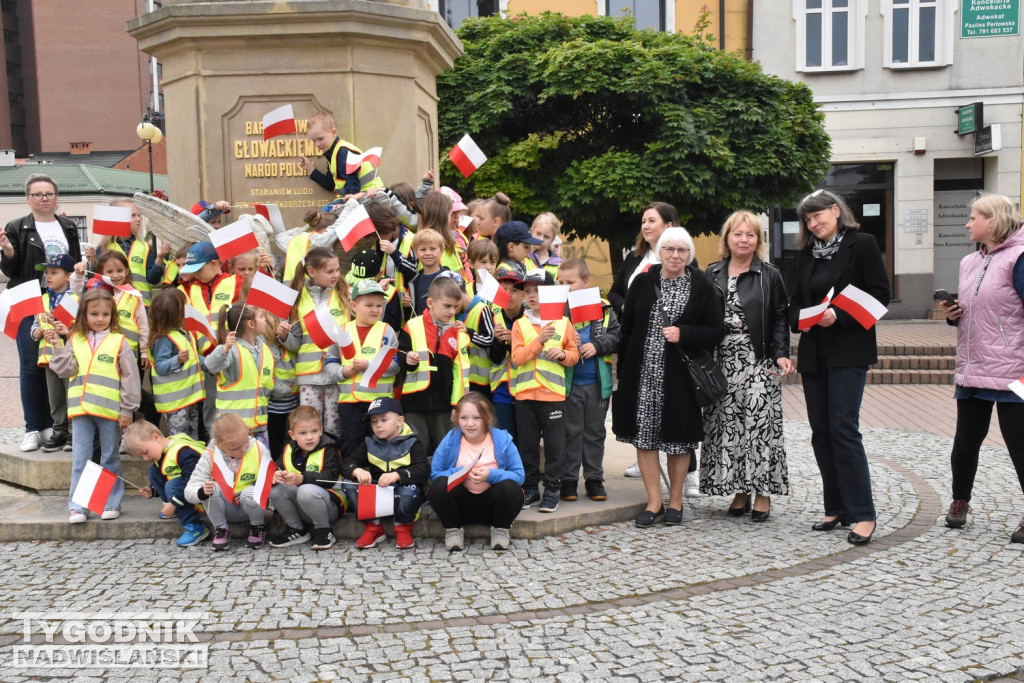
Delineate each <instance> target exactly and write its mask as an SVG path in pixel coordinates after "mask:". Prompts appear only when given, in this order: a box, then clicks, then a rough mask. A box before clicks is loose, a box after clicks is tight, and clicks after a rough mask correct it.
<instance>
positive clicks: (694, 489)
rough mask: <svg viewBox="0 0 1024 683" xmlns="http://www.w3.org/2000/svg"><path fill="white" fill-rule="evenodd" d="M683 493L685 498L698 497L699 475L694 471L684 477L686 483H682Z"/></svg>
mask: <svg viewBox="0 0 1024 683" xmlns="http://www.w3.org/2000/svg"><path fill="white" fill-rule="evenodd" d="M683 493H684V494H686V497H687V498H697V497H699V496H700V475H699V474H697V472H696V471H694V472H690V473H689V474H687V475H686V481H684V482H683Z"/></svg>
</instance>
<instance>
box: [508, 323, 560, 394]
mask: <svg viewBox="0 0 1024 683" xmlns="http://www.w3.org/2000/svg"><path fill="white" fill-rule="evenodd" d="M551 324H552V325H554V326H555V334H554V336H553V337H551V339H549V340H548V341H547V342H545V344H544V346H543V350H545V351H546V350H548V349H557V348H561V346H562V340H563V339H565V335H566V334H567V332H568V327H569V319H568V318H565V317H563V318H562V319H561V320H556V321H555V322H553V323H551ZM516 325H517V326H518V327H519V328H520V332H521V334H522V335H523V343H524V344H529V343H531V342H532V341H533V340H534V339H536V338H537V337H539V336H540V335H539V334H537V330H535V329H534V327H533V323H531V322H530V321H529V319H527V318H526V316H523V317H522V318H520V319H519V320H517V321H516ZM537 387H544V388H545V389H547V390H548V391H551V392H553V393H555V394H558V395H559V396H561V397H562V398H565V393H566V387H565V368H564V367H563V366H562V365H559V364H558V363H556V362H555V361H553V360H548V359H547V358H545V357H544V356H543V354H538V356H537V357H536V358H534V359H533V360H532V361H530V362H529V363H526V364H525V365H520V366H517V367H515V368H513V369H512V373H511V382H510V383H509V387H508V388H509V391H510V392H511V393H512V395H513V396H518V395H519V392H520V391H525V390H528V389H536V388H537Z"/></svg>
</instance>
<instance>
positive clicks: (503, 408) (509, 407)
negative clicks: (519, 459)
mask: <svg viewBox="0 0 1024 683" xmlns="http://www.w3.org/2000/svg"><path fill="white" fill-rule="evenodd" d="M494 417H495V418H497V420H498V427H499V428H500V429H504V430H505V431H506V432H508V433H509V436H511V437H512V442H513V443H514V444H515V445H516V447H517V448H518V447H519V431H518V430H517V429H516V404H515V403H495V404H494Z"/></svg>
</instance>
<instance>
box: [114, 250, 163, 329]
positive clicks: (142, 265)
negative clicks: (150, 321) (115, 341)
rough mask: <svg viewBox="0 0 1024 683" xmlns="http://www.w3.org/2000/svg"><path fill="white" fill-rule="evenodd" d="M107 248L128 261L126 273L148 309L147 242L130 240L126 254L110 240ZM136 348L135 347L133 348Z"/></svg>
mask: <svg viewBox="0 0 1024 683" xmlns="http://www.w3.org/2000/svg"><path fill="white" fill-rule="evenodd" d="M107 248H108V249H109V250H111V251H116V252H118V253H120V254H122V255H124V257H125V258H126V259H128V271H129V272H130V273H131V274H132V287H134V288H135V289H137V290H139V293H140V294H142V303H143V304H144V305H145V306H146V308H149V304H150V302H151V301H152V300H153V292H152V289H153V287H152V285H150V284H149V280H147V279H146V261H148V260H149V242H148V241H146V240H142V239H139V238H138V237H136V238H135V239H134V240H132V246H131V249H129V250H128V253H127V254H125V253H124V249H122V248H121V245H120V244H118V243H117V240H113V239H112V240H110V244H109V245H107ZM133 348H137V347H133Z"/></svg>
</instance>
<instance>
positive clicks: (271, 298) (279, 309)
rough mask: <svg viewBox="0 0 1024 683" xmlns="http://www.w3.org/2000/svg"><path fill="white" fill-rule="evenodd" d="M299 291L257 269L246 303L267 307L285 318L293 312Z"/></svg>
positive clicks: (279, 316)
mask: <svg viewBox="0 0 1024 683" xmlns="http://www.w3.org/2000/svg"><path fill="white" fill-rule="evenodd" d="M298 296H299V293H298V292H297V291H295V290H294V289H292V288H291V287H289V286H287V285H284V284H282V283H280V282H278V281H277V280H275V279H274V278H272V277H270V276H269V275H267V274H265V273H261V272H259V271H256V275H254V276H253V279H252V285H251V286H250V287H249V296H247V297H246V299H245V300H246V303H248V304H251V305H253V306H256V307H257V308H265V309H266V310H268V311H270V312H271V313H273V314H274V315H276V316H277V317H278V318H282V319H285V318H287V317H288V316H289V315H290V314H291V312H292V306H294V305H295V299H297V298H298Z"/></svg>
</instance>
